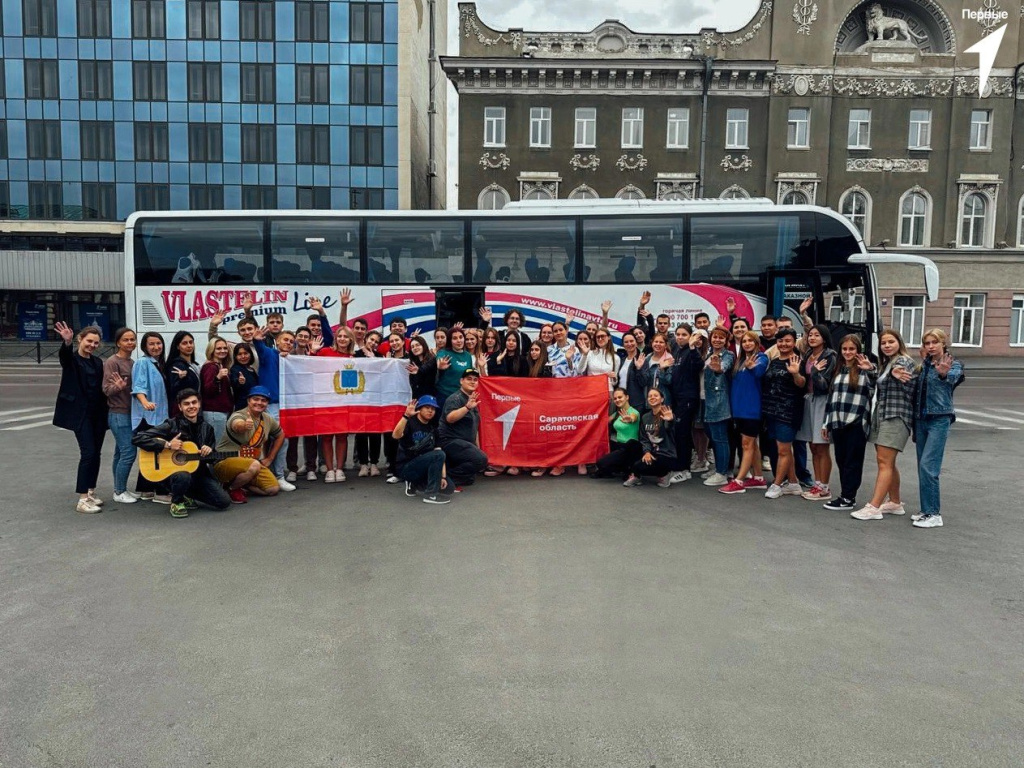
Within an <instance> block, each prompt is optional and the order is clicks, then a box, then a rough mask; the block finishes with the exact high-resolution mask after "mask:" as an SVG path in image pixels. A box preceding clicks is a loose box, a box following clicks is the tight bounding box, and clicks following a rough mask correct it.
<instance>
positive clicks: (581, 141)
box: [573, 107, 597, 149]
mask: <svg viewBox="0 0 1024 768" xmlns="http://www.w3.org/2000/svg"><path fill="white" fill-rule="evenodd" d="M573 136H574V138H573V146H574V147H575V148H576V149H593V148H594V147H596V146H597V109H595V108H594V107H577V108H576V127H575V130H574V131H573Z"/></svg>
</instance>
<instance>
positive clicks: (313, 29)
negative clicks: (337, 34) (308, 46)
mask: <svg viewBox="0 0 1024 768" xmlns="http://www.w3.org/2000/svg"><path fill="white" fill-rule="evenodd" d="M330 38H331V6H330V3H328V2H323V1H322V0H321V1H316V2H311V1H310V0H298V2H296V3H295V39H296V40H298V41H299V42H305V43H326V42H327V41H328V40H330Z"/></svg>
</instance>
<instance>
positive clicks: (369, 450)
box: [356, 432, 381, 464]
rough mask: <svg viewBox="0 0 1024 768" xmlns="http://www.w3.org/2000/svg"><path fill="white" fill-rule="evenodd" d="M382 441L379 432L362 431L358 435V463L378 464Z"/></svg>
mask: <svg viewBox="0 0 1024 768" xmlns="http://www.w3.org/2000/svg"><path fill="white" fill-rule="evenodd" d="M380 441H381V436H380V434H378V433H374V434H372V435H371V434H368V433H365V432H363V433H360V434H358V435H356V464H376V463H377V462H378V461H380Z"/></svg>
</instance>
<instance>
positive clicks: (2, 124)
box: [0, 120, 7, 160]
mask: <svg viewBox="0 0 1024 768" xmlns="http://www.w3.org/2000/svg"><path fill="white" fill-rule="evenodd" d="M6 159H7V121H6V120H0V160H6Z"/></svg>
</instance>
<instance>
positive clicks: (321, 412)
mask: <svg viewBox="0 0 1024 768" xmlns="http://www.w3.org/2000/svg"><path fill="white" fill-rule="evenodd" d="M407 365H408V361H407V360H392V359H390V358H355V357H306V356H303V355H288V356H287V357H282V358H281V428H282V429H284V433H285V435H287V436H288V437H299V436H301V435H335V434H344V433H347V432H370V433H374V432H390V431H391V430H392V429H394V428H395V424H397V423H398V420H399V419H400V418H401V417H402V414H403V413H405V407H406V406H407V405H408V404H409V401H410V400H411V399H412V390H411V389H410V387H409V373H408V371H407V370H406V366H407Z"/></svg>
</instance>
